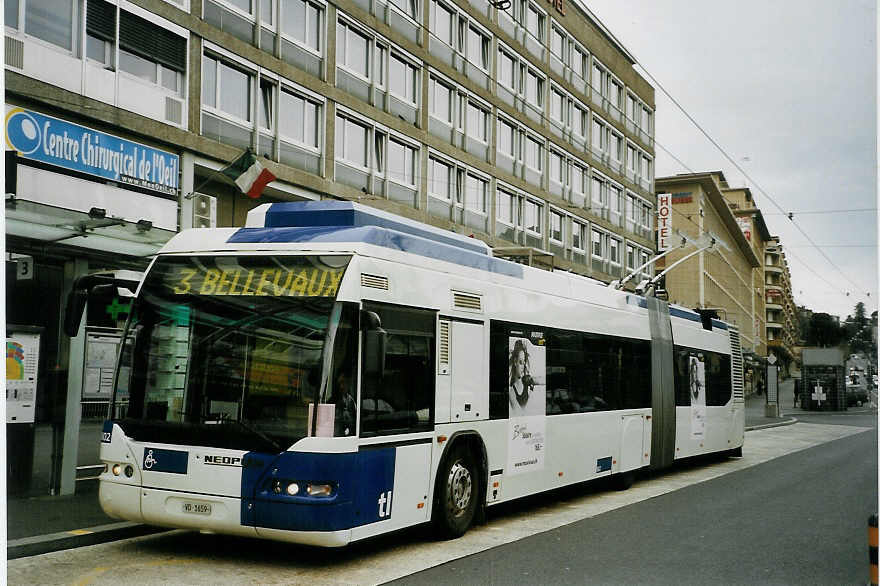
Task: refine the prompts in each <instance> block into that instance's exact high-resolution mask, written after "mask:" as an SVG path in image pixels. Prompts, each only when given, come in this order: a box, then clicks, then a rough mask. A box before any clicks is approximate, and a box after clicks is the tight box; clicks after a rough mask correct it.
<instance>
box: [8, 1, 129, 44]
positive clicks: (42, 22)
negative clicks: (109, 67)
mask: <svg viewBox="0 0 880 586" xmlns="http://www.w3.org/2000/svg"><path fill="white" fill-rule="evenodd" d="M80 6H82V4H81V3H77V2H74V0H6V2H5V3H4V5H3V13H4V18H5V23H4V24H5V25H6V27H7V28H10V29H15V30H19V31H21V29H22V27H21V25H22V22H23V23H24V30H23V31H22V32H24V33H25V34H26V35H28V36H30V37H33V38H35V39H40V40H41V41H45V42H46V43H49V44H51V45H54V46H56V47H59V48H61V49H64V50H65V51H70V52H74V49H75V45H76V43H75V39H76V38H78V35H79V31H80V30H81V29H80V28H79V26H77V23H78V22H79V21H80V18H79V14H81V13H80V12H79V7H80ZM113 8H114V9H115V7H113ZM22 16H24V20H23V21H22ZM114 35H115V32H114Z"/></svg>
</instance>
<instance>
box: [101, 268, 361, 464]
mask: <svg viewBox="0 0 880 586" xmlns="http://www.w3.org/2000/svg"><path fill="white" fill-rule="evenodd" d="M349 260H350V257H349V256H199V257H182V256H181V257H160V258H159V259H158V260H157V261H156V263H155V264H154V265H153V267H152V269H151V270H150V272H149V274H148V276H147V278H146V281H145V282H144V284H143V286H142V288H141V291H140V293H139V295H138V298H137V300H136V302H135V306H134V308H133V311H132V319H131V323H130V324H129V329H128V333H127V335H126V338H125V339H126V342H125V345H124V347H123V352H122V357H121V361H120V367H119V372H118V375H117V384H116V389H115V394H114V403H113V411H112V413H113V414H114V416H115V417H114V419H115V420H116V421H117V422H119V423H120V425H122V427H123V429H124V431H125V432H126V434H127V435H129V437H132V438H133V439H137V440H142V441H153V442H156V441H161V442H164V443H179V444H187V445H203V446H211V447H224V448H231V449H243V450H252V451H274V452H278V451H283V450H285V449H286V448H287V447H289V446H290V445H291V444H292V443H293V442H295V441H296V440H298V439H300V438H303V437H306V436H308V435H326V436H329V435H353V434H354V431H355V421H356V413H355V412H354V409H355V402H354V399H353V396H354V393H355V388H356V387H355V383H356V380H355V374H356V364H357V341H358V336H357V333H358V329H357V320H358V309H357V305H356V304H352V303H339V302H337V301H336V300H335V298H336V293H337V291H338V288H339V284H340V282H341V280H342V275H343V273H344V271H345V267H346V266H347V264H348V262H349ZM316 404H319V408H318V409H317V413H318V416H317V417H313V415H314V412H315V411H316V410H315V405H316ZM328 407H330V408H329V409H328ZM328 417H329V420H328Z"/></svg>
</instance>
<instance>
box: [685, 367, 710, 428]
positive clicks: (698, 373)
mask: <svg viewBox="0 0 880 586" xmlns="http://www.w3.org/2000/svg"><path fill="white" fill-rule="evenodd" d="M688 372H689V373H690V394H691V439H702V438H703V437H704V436H705V433H706V363H705V362H704V361H703V357H702V355H699V356H695V355H691V356H690V358H688Z"/></svg>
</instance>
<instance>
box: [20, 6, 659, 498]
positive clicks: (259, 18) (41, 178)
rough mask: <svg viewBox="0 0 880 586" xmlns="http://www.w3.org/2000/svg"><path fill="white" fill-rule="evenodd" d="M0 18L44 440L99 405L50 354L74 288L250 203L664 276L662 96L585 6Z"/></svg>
mask: <svg viewBox="0 0 880 586" xmlns="http://www.w3.org/2000/svg"><path fill="white" fill-rule="evenodd" d="M4 17H5V47H6V51H5V64H4V65H5V83H6V95H5V99H6V127H5V130H6V133H7V138H8V141H7V143H8V145H9V146H10V147H11V148H12V150H14V151H15V152H16V153H17V157H16V158H14V159H10V158H9V156H7V169H8V173H7V175H8V176H9V177H11V178H12V179H13V181H12V184H13V185H12V187H9V186H7V192H10V193H11V194H10V195H7V198H6V214H7V222H6V237H7V250H8V251H9V253H10V256H9V258H8V259H7V273H8V274H10V275H12V278H11V279H9V280H8V283H9V285H8V287H7V299H8V300H9V303H10V306H9V307H10V310H9V311H8V312H7V316H12V315H14V316H15V319H16V320H17V321H18V322H19V323H21V324H22V325H30V326H35V327H41V328H43V332H44V334H43V339H44V341H45V340H48V341H49V342H47V344H46V345H44V346H43V351H42V353H41V355H40V365H41V366H40V368H41V369H43V370H44V371H46V370H47V369H48V368H49V366H52V367H56V366H57V370H58V371H59V372H61V371H63V372H64V377H61V376H59V377H58V378H57V380H53V381H49V379H48V378H45V377H44V378H43V379H41V380H42V381H43V382H42V383H41V386H40V388H39V389H38V392H37V401H36V404H37V409H36V413H37V414H36V417H37V418H38V419H39V418H43V419H45V418H47V417H49V411H50V406H51V404H50V399H49V398H50V396H54V394H56V392H61V391H62V390H64V389H61V386H64V385H67V390H68V391H69V392H68V393H67V394H68V396H69V397H71V396H77V397H79V396H82V397H91V398H94V399H95V400H96V401H100V400H101V399H102V398H103V399H106V395H107V393H108V392H109V391H108V388H106V385H104V386H102V384H101V383H100V380H101V379H100V377H98V379H95V378H94V377H91V376H90V377H88V378H87V379H85V378H83V368H82V365H83V362H84V360H85V358H84V356H85V355H86V354H87V352H88V348H87V345H88V343H89V340H90V339H91V338H88V337H87V336H86V334H85V333H83V334H81V335H80V337H79V338H77V339H76V340H74V341H72V342H71V343H70V344H67V342H66V341H64V342H60V341H59V340H61V337H60V336H59V332H58V324H59V323H61V318H62V313H63V310H62V301H61V299H62V295H63V293H64V291H66V290H67V289H69V287H70V286H71V284H72V282H73V280H74V279H75V278H77V277H78V276H81V275H83V274H86V273H88V272H92V271H95V270H98V269H120V268H126V269H135V270H141V269H143V268H144V267H145V266H146V265H147V262H148V259H149V255H150V254H153V253H155V252H156V251H157V250H158V249H159V248H160V247H161V246H162V244H164V243H165V242H167V241H168V239H170V238H171V236H173V234H175V233H176V232H177V231H179V230H181V229H185V228H189V227H193V226H195V227H204V226H237V225H243V223H244V220H245V216H246V213H247V211H248V210H249V209H251V208H252V207H254V206H255V205H258V204H260V203H264V202H274V201H295V200H316V199H322V198H335V199H345V200H353V201H359V202H361V203H365V204H368V205H372V206H376V207H378V208H381V209H384V210H387V211H391V212H394V213H398V214H401V215H404V216H407V217H410V218H413V219H417V220H420V221H424V222H427V223H429V224H432V225H434V226H439V227H442V228H445V229H449V230H454V231H456V232H460V233H465V234H469V235H471V234H472V235H473V236H474V237H476V238H480V239H483V240H485V241H487V242H488V243H490V244H491V245H492V246H493V247H495V248H498V249H507V250H510V249H522V250H530V251H532V250H538V251H542V252H543V253H549V254H552V255H553V264H554V265H555V266H556V267H558V268H562V269H564V270H571V271H574V272H578V273H581V274H585V275H589V276H592V277H595V278H597V279H600V280H605V281H610V280H612V279H615V278H620V277H621V276H623V275H625V274H626V273H627V272H629V271H631V270H632V269H634V268H635V267H637V266H639V265H641V264H643V263H644V262H645V261H647V260H648V259H649V258H650V257H651V256H652V255H653V251H654V249H655V246H654V243H653V218H654V215H655V214H654V209H655V202H656V199H655V195H654V187H653V173H654V168H653V167H654V89H653V87H651V85H650V84H649V83H648V82H647V81H646V80H645V79H643V78H642V77H641V76H639V75H638V74H637V73H636V72H635V70H634V69H633V64H634V62H635V59H634V58H633V56H632V55H631V54H630V53H629V52H628V51H627V50H626V48H625V47H623V45H622V44H621V43H620V42H619V41H618V40H617V39H615V37H614V35H613V34H612V32H611V31H609V30H608V29H607V28H606V27H605V26H604V25H603V24H602V23H601V22H599V20H598V19H597V18H596V17H595V16H594V15H593V14H591V13H590V12H589V10H588V9H586V8H585V7H583V6H582V5H581V4H580V3H577V2H569V1H566V0H552V1H548V0H514V1H513V2H512V3H510V6H509V7H508V8H507V9H505V10H501V9H499V8H495V7H494V6H492V5H490V4H489V3H487V2H484V1H477V0H7V1H6V2H5V3H4ZM246 148H251V149H253V150H254V152H255V153H256V154H257V155H258V156H259V157H260V158H261V160H262V161H263V163H264V165H265V166H266V167H268V168H269V169H270V170H271V171H272V172H273V173H274V174H275V175H276V176H277V180H276V181H274V182H272V183H271V184H270V185H269V186H268V187H267V188H266V190H265V191H264V193H263V196H262V197H261V198H260V199H258V200H250V199H247V198H245V197H244V196H242V195H241V194H240V193H239V192H238V190H237V189H236V188H235V187H234V186H233V185H232V183H231V182H230V181H229V180H228V179H226V178H225V176H223V175H222V174H220V173H218V171H219V170H221V169H223V168H224V167H225V166H226V165H228V163H230V162H231V161H233V160H234V159H236V158H237V157H238V156H239V155H240V154H241V153H242V152H243V151H244V149H246ZM10 161H12V162H11V163H10ZM24 264H29V265H30V266H32V267H33V269H34V270H33V271H32V272H31V273H29V275H33V277H29V278H19V279H16V278H15V274H17V273H16V270H17V269H16V267H18V266H24ZM650 273H651V270H650V269H649V270H646V271H645V273H644V274H643V275H642V276H647V275H649V274H650ZM45 308H48V309H45ZM126 311H127V310H126V304H125V302H124V300H120V299H116V298H113V299H110V298H108V299H107V300H105V301H104V302H103V303H101V304H99V305H95V306H93V307H90V308H89V311H88V312H87V318H86V325H87V326H88V327H89V328H104V329H105V330H106V332H105V333H108V332H109V333H112V332H113V331H117V332H118V328H119V326H120V324H121V323H123V322H124V319H125V317H126V315H127V313H126ZM10 319H11V318H10ZM95 331H97V330H95ZM108 335H109V334H108ZM96 380H98V383H96V382H95V381H96ZM53 385H56V386H58V385H60V386H58V388H50V387H52V386H53ZM84 386H85V387H89V388H87V389H85V390H84ZM92 387H94V388H92ZM73 408H74V406H73V405H69V406H68V409H70V410H72V409H73ZM71 412H72V411H71ZM64 457H65V459H67V460H69V459H71V458H72V459H73V460H74V461H75V460H76V449H75V448H74V447H73V446H72V445H71V446H67V445H66V446H65V451H64ZM68 476H69V475H68ZM68 476H65V478H63V479H62V484H64V485H65V486H66V488H64V489H62V492H63V491H64V490H68V489H69V488H70V486H71V482H72V480H71V479H70V478H69V477H68Z"/></svg>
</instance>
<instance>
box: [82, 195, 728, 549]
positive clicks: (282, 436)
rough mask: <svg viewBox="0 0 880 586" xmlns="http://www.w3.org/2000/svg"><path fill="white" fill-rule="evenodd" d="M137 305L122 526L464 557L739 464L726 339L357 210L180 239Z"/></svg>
mask: <svg viewBox="0 0 880 586" xmlns="http://www.w3.org/2000/svg"><path fill="white" fill-rule="evenodd" d="M92 282H94V281H92ZM80 293H85V294H87V292H84V291H80ZM135 297H136V299H135V300H134V305H133V309H132V314H131V317H130V320H129V325H128V327H127V330H126V332H125V334H124V340H125V343H124V345H123V348H122V350H121V352H120V358H119V366H118V369H117V381H116V384H115V391H114V397H113V401H112V403H111V407H110V415H111V419H110V420H108V421H107V422H106V423H105V425H104V428H103V436H102V440H101V441H102V444H101V460H102V461H103V462H104V463H105V464H106V466H105V471H104V472H103V473H102V474H101V477H100V502H101V506H102V507H103V509H104V511H105V512H106V513H107V514H108V515H110V516H112V517H115V518H119V519H127V520H131V521H138V522H143V523H148V524H151V525H158V526H166V527H178V528H185V529H193V530H200V531H203V532H216V533H226V534H234V535H245V536H251V537H261V538H268V539H278V540H284V541H290V542H297V543H306V544H314V545H323V546H342V545H345V544H348V543H350V542H352V541H355V540H360V539H364V538H367V537H371V536H374V535H378V534H380V533H384V532H387V531H392V530H395V529H400V528H403V527H408V526H411V525H415V524H418V523H423V522H428V521H433V522H434V523H435V524H436V526H437V528H438V529H439V530H440V532H441V533H442V534H444V535H445V536H451V537H454V536H458V535H461V534H462V533H464V532H465V531H466V530H467V529H468V527H469V526H470V525H471V523H472V522H473V521H474V520H475V518H479V515H481V514H482V513H483V512H484V510H485V507H487V506H492V505H495V504H498V503H502V502H505V501H510V500H512V499H516V498H518V497H522V496H526V495H532V494H535V493H538V492H542V491H547V490H551V489H554V488H558V487H561V486H565V485H569V484H572V483H579V482H584V481H589V480H593V479H598V478H602V477H607V476H610V477H611V479H612V480H616V481H617V482H618V484H620V485H621V486H622V487H623V488H626V487H628V486H629V485H630V484H631V483H632V481H633V477H634V474H635V473H636V472H637V471H639V470H640V469H643V468H663V467H665V466H669V465H670V464H672V462H673V461H674V460H677V459H681V458H687V457H691V456H696V455H700V454H707V453H711V452H719V453H728V454H730V455H737V454H741V451H742V444H743V425H744V412H743V395H742V355H741V352H740V345H739V335H738V333H737V330H736V329H735V328H734V327H733V326H731V325H729V324H725V323H723V322H721V321H719V320H717V319H713V318H711V317H709V316H705V315H700V314H698V313H696V312H693V311H690V310H687V309H683V308H679V307H675V306H669V305H667V304H666V303H664V302H663V301H660V300H658V299H655V298H653V297H647V298H646V297H641V296H637V295H634V294H631V293H627V292H624V291H616V290H612V289H609V288H608V287H606V286H604V285H603V284H601V283H599V282H597V281H594V280H591V279H587V278H585V277H580V276H577V275H572V274H569V273H562V272H549V271H545V270H541V269H535V268H531V267H527V266H523V265H519V264H516V263H513V262H509V261H506V260H502V259H498V258H494V257H493V256H492V254H491V249H490V248H489V247H488V246H487V245H486V244H485V243H483V242H481V241H479V240H475V239H472V238H466V237H464V236H460V235H457V234H454V233H451V232H446V231H443V230H439V229H435V228H433V227H430V226H427V225H424V224H421V223H418V222H415V221H411V220H408V219H405V218H401V217H398V216H394V215H391V214H388V213H383V212H381V211H377V210H374V209H370V208H366V207H363V206H359V205H357V204H353V203H348V202H338V201H337V202H304V203H302V202H301V203H282V204H271V205H270V204H266V205H263V206H260V207H258V208H256V209H255V210H253V211H251V212H250V214H249V216H248V220H247V225H246V227H244V228H218V229H199V230H188V231H184V232H182V233H180V234H178V235H176V236H175V237H174V238H173V239H172V240H171V241H170V242H169V243H168V244H167V245H166V246H165V247H164V248H163V249H162V251H161V252H160V253H159V254H158V255H157V257H156V258H155V259H154V260H153V262H152V264H151V266H150V268H149V270H148V271H147V273H146V275H145V277H144V279H143V280H142V281H141V282H140V283H139V284H138V287H137V293H136V296H135Z"/></svg>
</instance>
